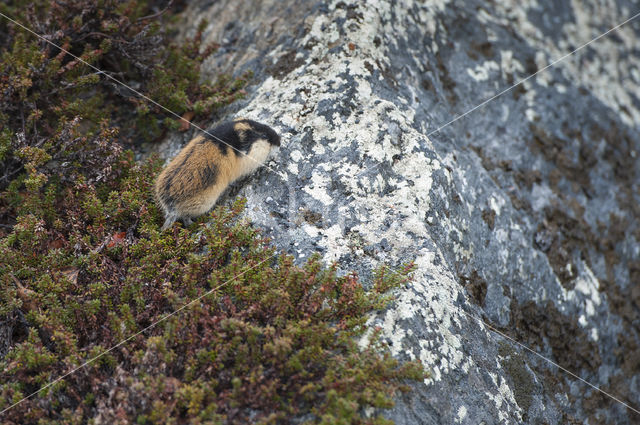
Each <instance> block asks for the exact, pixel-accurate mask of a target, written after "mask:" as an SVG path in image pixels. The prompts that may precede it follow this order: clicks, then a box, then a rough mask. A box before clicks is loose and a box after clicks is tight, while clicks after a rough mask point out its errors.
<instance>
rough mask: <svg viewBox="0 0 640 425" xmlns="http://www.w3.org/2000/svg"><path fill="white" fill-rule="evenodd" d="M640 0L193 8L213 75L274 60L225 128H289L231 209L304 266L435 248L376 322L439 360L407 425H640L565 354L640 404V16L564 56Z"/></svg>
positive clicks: (403, 402)
mask: <svg viewBox="0 0 640 425" xmlns="http://www.w3.org/2000/svg"><path fill="white" fill-rule="evenodd" d="M637 9H638V5H637V3H635V2H633V1H631V0H629V1H625V0H603V1H598V2H596V1H595V0H594V1H583V0H572V1H567V2H554V1H552V0H526V1H515V0H500V1H497V2H494V1H488V0H470V1H447V0H431V1H408V0H398V1H392V0H371V1H366V2H363V1H358V0H332V1H303V0H286V1H283V0H264V1H248V0H243V1H238V0H235V1H232V0H219V1H215V2H211V1H199V2H194V3H193V4H191V5H189V6H188V8H187V10H186V16H187V19H186V22H188V25H187V26H185V28H184V31H183V34H182V36H186V35H193V34H194V32H195V29H196V28H197V25H198V23H199V22H200V20H201V19H207V20H208V22H209V24H208V26H207V27H206V29H205V32H204V38H205V42H219V43H220V44H221V47H220V49H219V50H218V51H217V52H216V53H215V54H214V55H213V56H211V57H210V58H209V59H208V60H207V62H205V66H204V68H205V71H204V73H203V78H204V79H214V78H216V75H218V74H220V73H224V72H228V73H234V74H236V75H239V74H240V73H242V72H244V71H246V70H252V71H254V79H253V81H254V84H253V85H252V86H251V87H250V88H249V90H248V91H249V94H248V96H247V98H246V99H245V100H243V101H241V102H239V103H237V104H235V105H233V106H232V107H229V108H227V109H225V110H224V111H223V113H222V114H221V115H220V116H217V117H213V118H212V122H211V124H212V125H213V124H215V121H219V120H222V119H228V118H231V117H234V116H245V117H249V118H252V119H256V120H259V121H263V122H266V123H269V124H270V125H272V126H273V127H274V128H276V129H277V130H278V131H279V132H280V134H281V135H282V138H283V143H282V147H281V148H280V149H279V151H278V152H277V153H276V154H275V155H274V157H273V158H272V159H271V160H270V161H269V162H268V163H267V164H266V167H262V168H261V169H260V170H259V171H258V172H257V173H256V175H254V176H251V177H250V178H247V179H244V180H242V181H240V182H238V183H237V184H235V185H234V186H233V187H232V188H231V189H230V190H229V191H228V193H227V194H226V195H225V196H224V198H223V199H221V202H223V203H224V202H230V201H231V200H232V199H233V198H235V197H236V196H239V195H240V196H245V197H247V199H248V208H247V210H246V214H247V215H248V216H249V218H250V219H251V220H252V221H253V222H254V223H255V224H256V226H258V227H260V228H262V229H264V232H265V233H266V234H267V235H268V236H269V237H271V238H272V240H273V242H274V244H275V245H276V246H277V247H278V248H279V249H281V250H282V251H285V252H288V253H291V254H293V255H294V256H295V258H296V259H297V260H298V261H299V262H303V261H305V259H306V258H307V257H308V256H309V255H311V254H312V253H314V252H320V253H321V254H322V255H323V257H324V259H325V261H326V262H327V263H329V262H337V263H338V264H339V266H340V268H341V270H343V271H348V270H356V271H358V272H359V273H360V274H361V276H362V277H363V279H364V280H365V281H366V280H367V279H368V277H369V274H368V273H369V271H370V270H371V269H372V267H375V266H376V265H379V264H389V265H391V266H393V267H398V266H399V265H400V264H402V263H405V262H407V261H415V263H416V265H417V269H416V273H415V280H414V281H413V282H412V283H411V284H410V285H407V286H406V287H405V288H403V289H402V290H400V291H398V293H397V301H396V302H395V304H394V305H393V306H392V307H391V308H390V309H388V310H387V311H383V312H379V313H378V314H376V315H374V316H372V317H371V318H370V324H371V325H372V326H375V325H377V326H381V327H382V329H383V334H384V338H385V341H386V342H387V344H388V347H389V349H390V350H391V352H392V353H393V354H394V355H395V356H397V357H398V358H400V359H415V358H418V359H421V360H422V362H423V363H424V364H425V365H426V366H427V367H428V368H429V370H430V371H431V377H430V378H429V379H427V380H426V381H424V382H420V383H416V384H414V385H413V388H412V391H411V392H409V393H406V394H404V395H401V396H399V397H398V398H397V400H396V405H395V407H394V408H393V409H391V410H389V411H387V412H386V413H385V414H386V415H387V416H388V417H389V418H390V419H393V420H394V421H395V422H396V423H397V424H516V423H531V424H545V423H546V424H561V423H562V424H566V423H589V424H611V423H616V424H631V423H638V421H639V420H640V414H637V413H635V412H634V411H633V410H631V409H628V408H627V407H625V406H624V405H622V404H621V403H619V402H617V401H615V400H613V399H612V398H609V397H607V396H605V395H603V394H602V393H600V392H598V391H596V390H595V389H594V388H592V387H590V386H589V385H587V384H585V383H584V382H582V381H580V380H578V379H576V378H575V377H574V376H571V375H569V374H567V373H565V372H564V371H562V370H560V369H559V368H558V367H557V365H559V366H561V367H563V368H565V369H566V370H568V371H571V372H572V373H574V374H575V375H577V376H579V377H581V378H582V379H584V380H586V381H588V382H590V383H592V384H593V385H595V386H598V387H600V388H601V389H602V390H604V391H606V392H608V393H611V394H612V395H614V396H616V397H617V398H619V399H620V400H622V401H624V402H626V403H628V404H629V405H630V406H632V407H634V408H636V409H640V244H639V243H638V241H639V239H640V202H639V200H640V179H639V176H638V173H639V170H640V159H639V158H638V153H639V152H640V54H639V51H638V46H639V45H640V19H638V20H636V21H633V22H630V23H627V24H626V25H624V26H622V27H621V28H620V29H618V30H616V31H614V32H612V33H610V34H608V35H606V36H605V37H602V38H600V39H598V40H596V41H595V42H593V43H592V44H589V45H588V46H586V47H584V48H583V49H580V50H579V51H577V52H575V54H572V55H570V56H568V57H567V58H565V59H564V60H562V61H561V62H559V63H557V64H554V65H553V66H551V67H549V68H548V69H545V67H547V66H548V65H550V64H553V63H554V61H555V60H557V59H559V58H562V57H563V56H565V55H568V54H570V53H571V52H573V51H574V50H575V49H577V48H579V47H580V46H582V45H584V44H585V43H587V42H589V41H590V40H592V39H594V38H595V37H597V36H598V35H600V34H602V33H604V32H605V31H606V30H608V29H609V28H611V27H614V26H615V25H617V24H619V23H621V22H623V21H625V20H626V19H627V18H629V17H631V16H633V14H635V13H638V12H639V11H640V10H637ZM538 71H541V72H540V73H539V74H537V75H536V76H535V77H533V78H528V77H529V76H530V75H531V74H533V73H536V72H538ZM523 79H526V80H525V81H524V82H523V83H522V84H520V85H518V86H516V87H513V85H514V84H515V83H517V82H518V81H521V80H523ZM497 94H500V95H499V96H498V97H495V98H494V96H495V95H497ZM486 100H488V102H486V103H483V102H484V101H486ZM479 105H481V106H480V107H478V108H477V109H476V107H477V106H479ZM467 112H468V113H467ZM192 135H193V133H189V134H181V135H174V136H172V137H170V138H169V139H168V140H167V142H166V143H165V145H164V147H163V151H164V152H165V153H166V154H167V155H170V154H171V153H172V152H175V150H176V149H178V148H179V147H180V145H181V144H182V143H184V142H185V141H186V140H187V139H188V138H189V137H191V136H192ZM514 341H518V343H520V344H524V346H526V347H529V348H530V349H531V350H534V351H535V352H537V353H539V354H540V355H542V356H544V357H546V358H547V359H550V360H552V361H553V362H555V365H554V364H552V363H550V362H549V361H547V360H545V359H543V358H542V357H540V356H538V355H535V354H533V353H532V352H530V351H528V350H527V349H525V348H524V346H523V345H520V344H518V343H516V342H514Z"/></svg>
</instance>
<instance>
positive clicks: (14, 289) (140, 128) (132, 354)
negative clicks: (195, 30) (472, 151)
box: [0, 0, 425, 424]
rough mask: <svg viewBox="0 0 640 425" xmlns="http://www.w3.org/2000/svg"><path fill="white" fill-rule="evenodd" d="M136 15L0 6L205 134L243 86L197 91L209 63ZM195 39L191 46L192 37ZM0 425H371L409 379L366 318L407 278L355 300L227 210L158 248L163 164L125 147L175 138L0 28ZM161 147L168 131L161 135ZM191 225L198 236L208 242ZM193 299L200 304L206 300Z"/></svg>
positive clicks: (76, 66)
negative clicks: (204, 122) (203, 65)
mask: <svg viewBox="0 0 640 425" xmlns="http://www.w3.org/2000/svg"><path fill="white" fill-rule="evenodd" d="M162 7H164V5H161V6H158V5H156V4H155V3H154V2H145V1H115V0H103V1H98V2H93V1H89V0H75V1H69V2H65V3H64V4H63V3H62V2H56V1H44V0H43V1H35V2H21V1H11V2H8V3H2V4H0V11H2V12H3V13H6V14H8V15H10V16H12V17H15V18H16V19H18V20H19V21H21V22H23V23H25V24H26V25H27V26H29V27H31V28H33V29H34V30H35V31H37V32H39V33H41V34H45V35H46V36H47V37H48V38H49V39H51V40H52V41H54V42H56V43H58V44H61V45H62V46H64V48H65V49H68V50H69V51H71V52H73V53H74V54H77V55H79V56H81V57H83V59H85V60H87V61H89V62H90V63H92V64H95V65H96V66H97V67H98V68H100V69H103V70H104V71H105V72H107V73H110V74H111V75H114V76H117V77H118V79H120V80H123V81H124V82H126V83H127V84H129V85H131V86H132V87H136V90H140V91H142V92H143V93H146V94H148V95H149V96H150V97H152V98H154V100H156V101H158V102H159V103H161V104H164V105H167V106H168V107H170V108H171V109H173V110H174V111H176V112H178V113H179V114H189V115H190V116H193V117H194V119H198V117H201V118H202V119H204V117H205V116H208V115H209V114H211V113H212V111H214V110H215V109H216V108H218V107H220V106H222V105H224V104H227V103H229V102H231V101H233V100H234V99H236V98H237V97H239V96H241V95H242V93H243V92H242V87H243V85H244V83H245V79H244V78H241V79H232V78H229V77H222V78H221V79H220V80H219V81H218V82H216V83H215V84H213V85H207V84H202V83H200V82H199V81H198V75H199V64H200V62H201V61H202V59H203V58H204V57H205V56H206V55H208V54H209V53H211V51H212V49H213V48H215V46H209V47H205V46H201V42H200V36H199V35H197V36H196V37H195V38H194V39H193V40H188V41H187V43H186V45H182V46H177V45H173V44H171V43H170V42H168V41H167V40H168V38H167V37H168V36H169V35H170V30H169V28H170V26H171V22H172V21H173V19H175V18H174V17H172V16H171V15H169V12H167V13H160V12H161V10H162ZM201 29H202V27H201ZM0 46H2V47H0V93H2V96H1V97H0V108H1V109H0V170H2V175H0V335H4V336H5V337H6V340H3V341H0V410H3V409H5V408H7V407H8V406H10V405H12V404H13V403H15V402H17V401H19V400H21V399H22V398H23V397H25V396H27V395H30V394H31V393H33V392H34V391H37V390H38V389H40V388H42V387H43V386H45V385H47V384H48V383H50V382H52V381H53V380H55V379H56V378H57V377H59V376H61V375H63V374H65V373H66V372H68V371H70V370H72V369H74V368H75V367H77V366H79V365H81V364H83V363H84V362H86V361H87V360H88V359H91V358H93V357H95V356H96V355H98V354H100V353H102V352H104V350H106V349H108V348H110V347H113V346H115V345H116V344H118V343H119V342H120V341H122V340H123V339H125V338H128V337H129V336H131V335H136V334H137V333H138V332H139V331H140V330H141V329H144V328H146V327H147V326H149V325H150V324H152V323H155V322H157V321H158V320H160V319H162V318H165V317H167V315H168V314H170V313H172V312H175V311H176V310H178V309H180V308H181V307H183V306H185V305H186V304H187V303H189V302H190V301H192V300H197V302H195V303H193V304H191V305H189V307H188V308H185V309H184V310H182V311H180V312H179V313H177V314H175V315H172V316H169V317H168V318H166V320H163V321H161V322H160V323H158V324H157V325H156V326H154V327H152V328H150V329H149V330H148V331H146V332H144V333H140V334H138V335H136V336H135V337H134V338H132V339H131V340H130V341H128V342H127V343H126V344H122V345H120V346H118V347H117V348H116V349H114V350H112V351H109V352H108V353H107V354H105V355H103V356H101V357H100V358H99V359H98V360H96V361H95V362H92V363H91V364H89V365H87V366H86V367H83V368H81V369H80V370H78V371H77V372H75V373H73V374H70V375H69V376H67V377H66V378H65V379H64V380H61V381H59V382H57V383H56V384H55V385H53V386H51V387H48V388H47V389H45V390H44V391H41V392H39V393H38V394H36V395H34V396H33V397H31V398H29V399H27V400H25V401H23V402H22V403H21V404H19V405H18V406H16V407H14V408H12V409H10V410H8V411H7V412H6V413H4V414H3V415H0V421H1V422H2V423H7V424H54V423H55V424H58V423H65V424H84V423H138V424H151V423H158V424H165V423H187V422H188V423H203V424H204V423H212V424H215V423H230V424H231V423H237V424H244V423H263V424H267V423H288V422H292V423H318V424H378V423H386V421H385V420H384V419H383V418H381V417H378V416H372V417H368V416H366V415H364V408H365V407H368V406H370V407H378V408H385V407H389V406H391V405H392V396H393V394H394V393H395V392H396V391H397V390H403V389H404V383H405V382H406V380H407V379H422V378H423V377H424V375H425V374H424V370H423V368H422V366H421V365H420V364H419V363H416V362H408V363H399V362H398V361H397V360H395V359H393V358H392V357H391V356H390V355H389V354H388V352H387V351H385V349H384V347H383V345H382V344H381V342H380V340H379V338H378V337H377V333H378V332H377V331H376V330H374V332H373V334H372V335H370V337H369V338H368V341H369V342H368V344H365V346H364V347H359V346H358V344H357V343H356V338H358V337H361V336H362V335H363V333H364V332H365V329H366V327H365V322H366V318H367V314H368V313H370V312H372V311H374V310H378V309H382V308H384V307H385V306H386V305H387V304H388V303H389V302H390V301H391V296H390V295H388V294H389V291H390V290H392V289H393V288H396V287H398V286H399V285H402V284H403V283H404V282H406V281H407V280H408V279H409V277H410V273H411V270H412V266H411V265H407V266H406V267H405V268H404V269H403V270H401V271H400V272H399V273H389V272H388V271H387V270H386V269H384V268H383V269H380V270H378V271H377V272H376V273H375V274H374V279H373V282H371V285H369V286H370V287H371V289H370V290H368V291H365V289H364V288H363V286H362V284H361V282H360V281H359V279H358V276H356V275H355V274H348V275H346V276H341V275H339V274H338V273H337V271H336V270H337V266H336V265H333V266H329V267H325V266H324V265H322V263H321V261H320V259H319V257H318V256H313V257H312V258H311V259H310V260H308V261H307V262H306V263H305V264H304V265H302V266H298V265H295V264H294V261H293V259H292V258H291V257H289V256H287V255H284V254H277V253H276V252H275V250H274V248H272V247H271V246H270V245H269V241H268V240H266V239H265V238H264V237H262V236H261V234H260V232H259V230H258V229H255V228H253V227H252V226H251V225H250V223H247V222H246V221H245V220H244V219H242V218H241V212H242V210H243V208H244V201H243V200H238V201H236V202H235V203H234V204H233V205H231V206H229V207H224V206H221V207H218V208H216V209H215V210H214V211H213V212H212V213H211V214H209V216H208V217H204V218H203V219H201V220H199V221H198V223H197V224H195V225H194V226H192V227H191V228H189V229H186V228H183V227H181V226H179V225H176V226H174V227H173V228H171V229H170V230H168V231H166V232H160V230H159V225H160V224H161V222H162V216H161V212H160V211H159V210H158V208H157V207H156V205H155V204H154V202H153V197H152V185H153V180H154V178H155V176H156V175H157V173H158V171H159V169H160V161H159V160H158V159H157V158H150V159H148V160H145V161H142V162H136V161H134V155H133V153H132V152H131V151H130V150H128V148H129V147H131V144H132V142H133V141H138V140H141V139H142V138H143V135H147V136H148V137H150V138H156V137H158V136H159V135H160V134H161V133H162V132H163V131H165V130H166V129H170V128H174V127H175V123H176V122H177V121H175V120H173V119H167V118H166V115H162V114H161V111H159V110H157V109H155V108H154V107H153V106H150V105H149V104H147V103H145V102H144V101H142V100H140V99H139V98H136V97H134V96H133V94H132V93H130V92H129V91H128V90H127V89H123V88H121V87H118V86H117V85H114V84H113V83H112V82H110V81H109V80H108V79H105V78H104V75H101V74H96V73H95V72H94V70H92V69H91V68H89V67H87V66H86V65H83V64H82V63H80V62H79V61H77V60H75V59H73V58H72V57H70V56H69V55H67V54H65V53H64V52H62V51H59V50H57V49H55V48H53V47H51V46H50V45H48V44H47V43H44V42H42V41H41V40H38V39H37V38H35V37H34V36H33V35H29V34H28V33H25V32H24V31H23V30H21V29H19V28H17V27H15V26H13V25H11V24H8V23H7V22H6V21H3V20H0ZM163 129H165V130H163ZM205 223H206V224H205ZM205 294H206V295H205Z"/></svg>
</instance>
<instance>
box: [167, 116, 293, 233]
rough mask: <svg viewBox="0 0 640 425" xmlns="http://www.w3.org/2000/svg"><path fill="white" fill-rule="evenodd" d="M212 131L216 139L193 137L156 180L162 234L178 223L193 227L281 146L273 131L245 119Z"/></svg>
mask: <svg viewBox="0 0 640 425" xmlns="http://www.w3.org/2000/svg"><path fill="white" fill-rule="evenodd" d="M209 133H211V134H212V135H213V136H215V137H213V138H209V137H207V136H197V137H195V138H193V139H192V140H191V141H190V142H189V143H188V144H187V145H186V146H185V147H184V148H183V149H182V150H181V151H180V153H178V155H176V157H175V158H173V159H172V160H171V162H170V163H169V164H168V165H167V166H166V167H165V168H164V170H162V172H161V173H160V175H159V176H158V179H157V180H156V184H155V195H156V200H157V202H158V204H159V205H160V206H161V207H162V209H163V211H164V213H165V222H164V225H163V226H162V230H165V229H167V228H168V227H169V226H171V225H172V224H173V223H174V222H175V221H176V220H178V219H181V220H182V221H184V223H185V224H187V225H189V224H190V223H191V219H192V218H194V217H197V216H200V215H202V214H204V213H206V212H207V211H209V210H210V209H211V208H213V206H214V205H215V203H216V201H217V200H218V198H219V197H220V195H221V194H222V192H224V190H225V189H226V188H227V187H228V186H229V185H230V184H231V183H233V182H234V181H235V180H237V179H239V178H240V177H243V176H246V175H247V174H250V173H251V172H253V171H254V170H255V169H257V168H258V167H259V166H260V165H261V164H263V163H264V161H265V160H266V159H267V157H268V155H269V152H270V151H271V149H272V148H273V147H274V146H280V136H278V134H277V133H276V132H275V131H274V130H273V129H272V128H271V127H269V126H267V125H264V124H261V123H258V122H256V121H252V120H248V119H244V118H240V119H237V120H235V121H233V122H227V123H224V124H221V125H219V126H218V127H216V128H214V129H213V130H209ZM223 142H224V143H223Z"/></svg>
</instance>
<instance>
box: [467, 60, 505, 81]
mask: <svg viewBox="0 0 640 425" xmlns="http://www.w3.org/2000/svg"><path fill="white" fill-rule="evenodd" d="M499 70H500V65H498V63H497V62H496V61H485V62H484V63H482V64H480V65H476V66H475V67H474V68H467V74H468V75H469V76H470V77H471V78H473V79H474V80H475V81H487V80H488V79H489V77H491V76H492V75H491V74H492V72H491V71H499Z"/></svg>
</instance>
